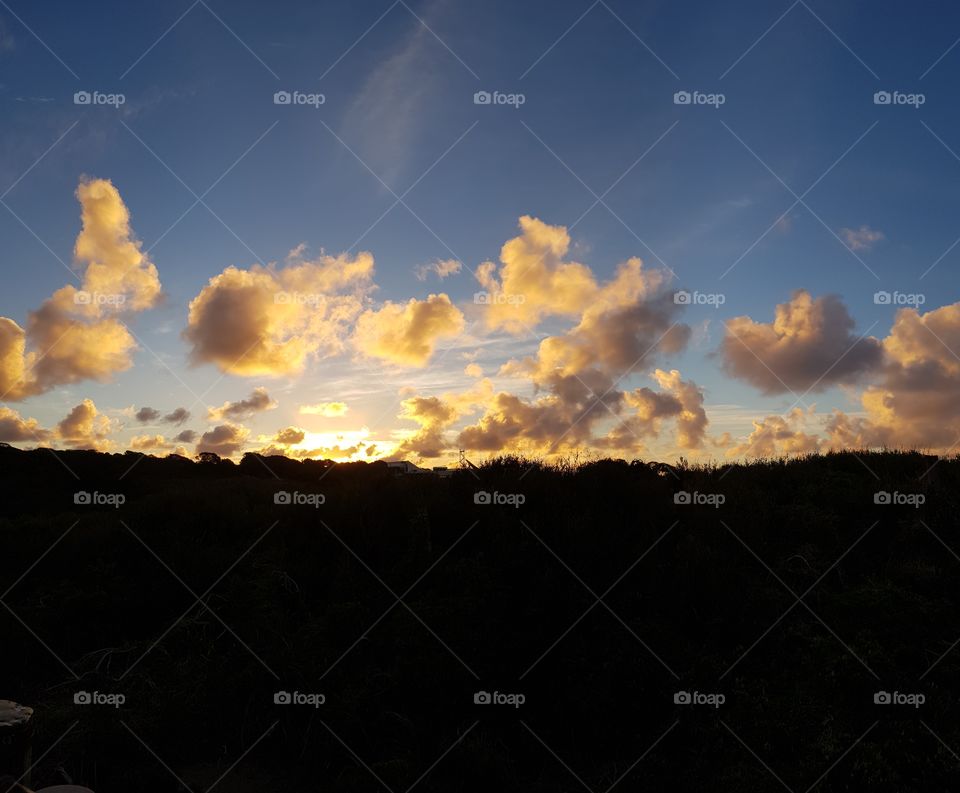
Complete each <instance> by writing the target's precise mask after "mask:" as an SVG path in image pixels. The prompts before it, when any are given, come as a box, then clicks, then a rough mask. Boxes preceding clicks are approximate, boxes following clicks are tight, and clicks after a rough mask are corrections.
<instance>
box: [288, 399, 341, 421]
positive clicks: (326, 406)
mask: <svg viewBox="0 0 960 793" xmlns="http://www.w3.org/2000/svg"><path fill="white" fill-rule="evenodd" d="M347 409H348V408H347V403H346V402H318V403H317V404H315V405H301V406H300V413H301V414H302V415H304V416H325V417H326V418H333V417H335V416H345V415H346V413H347Z"/></svg>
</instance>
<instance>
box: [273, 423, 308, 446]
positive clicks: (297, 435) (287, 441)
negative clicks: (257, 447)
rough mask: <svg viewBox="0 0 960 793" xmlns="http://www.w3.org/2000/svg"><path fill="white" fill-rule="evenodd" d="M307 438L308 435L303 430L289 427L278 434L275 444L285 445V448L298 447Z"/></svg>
mask: <svg viewBox="0 0 960 793" xmlns="http://www.w3.org/2000/svg"><path fill="white" fill-rule="evenodd" d="M305 437H306V433H305V432H304V431H303V430H302V429H300V428H298V427H287V428H286V429H282V430H280V431H279V432H278V433H277V436H276V438H274V442H275V443H280V444H283V445H284V446H296V445H297V444H298V443H303V439H304V438H305Z"/></svg>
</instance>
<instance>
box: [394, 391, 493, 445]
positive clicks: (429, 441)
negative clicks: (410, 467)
mask: <svg viewBox="0 0 960 793" xmlns="http://www.w3.org/2000/svg"><path fill="white" fill-rule="evenodd" d="M492 397H493V383H492V382H491V381H490V380H482V381H481V382H479V383H477V385H476V387H475V388H473V389H470V390H469V391H466V392H463V393H459V394H457V393H450V394H443V395H441V396H412V397H409V398H407V399H405V400H403V402H402V403H401V405H402V411H401V413H400V416H399V418H401V419H403V420H405V421H414V422H416V423H417V424H419V425H420V429H419V430H417V432H415V433H413V434H412V435H410V436H409V437H407V438H405V439H404V440H403V441H402V442H401V443H400V445H399V446H398V447H397V453H398V454H399V455H400V456H404V455H407V454H415V455H417V456H419V457H426V458H431V457H439V456H441V455H442V454H443V453H444V452H446V451H448V450H449V449H450V448H451V444H450V442H449V441H448V440H447V438H446V434H447V431H448V430H449V429H450V428H451V427H452V426H453V424H454V423H455V422H456V421H458V420H459V419H460V418H462V417H463V416H466V415H468V414H469V413H471V412H474V411H475V410H476V409H477V408H479V407H482V406H483V405H485V404H487V403H489V401H490V399H491V398H492Z"/></svg>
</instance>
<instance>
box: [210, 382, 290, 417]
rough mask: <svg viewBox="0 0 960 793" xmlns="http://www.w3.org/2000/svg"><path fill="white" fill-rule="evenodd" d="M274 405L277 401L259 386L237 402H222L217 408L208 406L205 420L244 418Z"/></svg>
mask: <svg viewBox="0 0 960 793" xmlns="http://www.w3.org/2000/svg"><path fill="white" fill-rule="evenodd" d="M276 406H277V403H276V402H274V401H273V400H272V399H270V395H269V394H268V393H267V389H266V388H264V387H263V386H260V387H258V388H254V389H253V392H252V393H251V394H250V396H249V397H247V398H246V399H241V400H240V401H239V402H224V403H223V404H222V405H221V406H220V407H218V408H210V409H209V410H208V411H207V421H222V420H223V419H234V420H240V419H246V418H250V416H252V415H254V414H255V413H262V412H263V411H265V410H273V409H274V408H276Z"/></svg>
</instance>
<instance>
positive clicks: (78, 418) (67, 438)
mask: <svg viewBox="0 0 960 793" xmlns="http://www.w3.org/2000/svg"><path fill="white" fill-rule="evenodd" d="M112 429H113V426H112V423H111V421H110V419H109V418H107V417H106V416H104V415H103V414H102V413H100V412H99V411H98V410H97V406H96V405H95V404H94V403H93V400H92V399H84V400H83V402H81V403H80V404H79V405H77V406H76V407H74V408H73V410H71V411H70V412H69V413H68V414H67V415H66V417H65V418H64V419H63V420H62V421H61V422H60V423H59V424H57V430H56V434H57V438H58V439H59V440H60V441H61V442H62V443H64V444H65V445H67V446H71V447H74V448H82V449H96V450H98V451H104V450H106V449H108V448H110V447H111V445H112V444H111V442H110V433H111V431H112Z"/></svg>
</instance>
